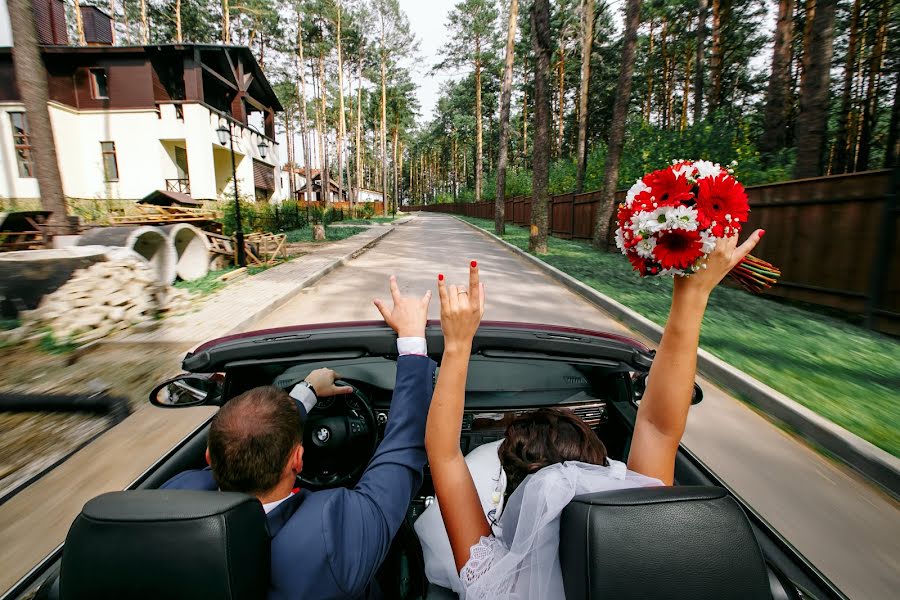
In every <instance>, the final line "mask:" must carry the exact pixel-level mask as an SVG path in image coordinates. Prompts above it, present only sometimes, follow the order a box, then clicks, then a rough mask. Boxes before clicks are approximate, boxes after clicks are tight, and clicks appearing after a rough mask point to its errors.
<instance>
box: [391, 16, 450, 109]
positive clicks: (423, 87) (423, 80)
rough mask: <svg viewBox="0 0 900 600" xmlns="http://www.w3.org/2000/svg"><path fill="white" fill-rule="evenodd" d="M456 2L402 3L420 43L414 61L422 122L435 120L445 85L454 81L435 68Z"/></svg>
mask: <svg viewBox="0 0 900 600" xmlns="http://www.w3.org/2000/svg"><path fill="white" fill-rule="evenodd" d="M454 4H456V0H400V8H402V9H403V12H405V13H406V16H408V17H409V22H410V25H411V26H412V30H413V32H415V34H416V39H417V40H418V41H419V53H418V56H417V57H416V60H415V61H413V64H414V68H415V71H416V72H415V73H414V74H413V75H414V77H413V79H414V80H415V81H416V82H417V83H418V87H417V90H416V95H417V96H418V98H419V105H420V109H419V122H420V123H424V122H425V121H428V120H429V119H431V117H432V112H433V110H434V107H435V105H436V104H437V101H438V97H439V96H440V90H441V84H442V83H444V82H445V81H447V80H448V79H452V78H453V74H452V73H438V74H432V73H431V68H432V67H433V66H434V65H435V64H437V63H438V62H439V61H440V60H441V49H442V48H443V46H444V44H445V42H446V40H447V35H448V33H447V15H448V14H449V13H450V10H451V9H452V8H453V5H454Z"/></svg>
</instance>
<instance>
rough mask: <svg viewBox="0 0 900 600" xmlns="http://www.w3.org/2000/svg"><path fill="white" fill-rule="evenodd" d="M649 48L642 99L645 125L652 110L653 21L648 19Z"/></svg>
mask: <svg viewBox="0 0 900 600" xmlns="http://www.w3.org/2000/svg"><path fill="white" fill-rule="evenodd" d="M648 38H649V46H648V48H647V72H646V74H645V77H646V78H647V97H646V98H644V112H643V119H644V122H645V123H649V122H650V110H651V109H652V108H653V64H652V61H653V41H654V40H653V19H650V34H649V36H648Z"/></svg>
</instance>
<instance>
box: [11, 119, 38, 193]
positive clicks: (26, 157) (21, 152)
mask: <svg viewBox="0 0 900 600" xmlns="http://www.w3.org/2000/svg"><path fill="white" fill-rule="evenodd" d="M9 120H10V124H11V125H12V136H13V149H14V153H15V155H16V162H17V163H18V166H19V177H34V160H33V159H32V158H31V137H30V136H29V135H28V119H27V118H26V117H25V113H23V112H11V113H9Z"/></svg>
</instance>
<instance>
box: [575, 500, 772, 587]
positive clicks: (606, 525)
mask: <svg viewBox="0 0 900 600" xmlns="http://www.w3.org/2000/svg"><path fill="white" fill-rule="evenodd" d="M559 537H560V543H559V553H560V563H561V566H562V574H563V584H564V587H565V591H566V598H567V600H594V599H597V598H617V599H619V600H626V599H632V598H633V599H638V598H639V599H641V600H648V599H653V598H666V599H667V600H678V599H684V600H688V599H690V600H703V599H705V598H709V599H715V600H726V599H730V598H743V599H757V598H766V599H770V598H771V597H772V595H771V591H770V587H769V581H768V575H767V571H766V566H765V562H764V560H763V556H762V552H761V551H760V549H759V545H758V544H757V542H756V538H755V537H754V536H753V532H752V530H751V529H750V522H749V521H748V520H747V517H746V515H745V514H744V512H743V511H742V510H741V507H740V506H739V505H738V503H737V502H736V501H735V500H734V499H733V498H731V497H730V496H729V495H728V493H727V492H726V491H725V490H723V489H721V488H716V487H699V486H698V487H688V486H685V487H656V488H636V489H629V490H618V491H615V492H601V493H597V494H586V495H584V496H577V497H576V498H574V499H573V500H572V502H570V503H569V505H568V506H567V507H566V508H565V510H563V514H562V521H561V523H560V536H559Z"/></svg>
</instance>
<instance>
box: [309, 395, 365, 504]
mask: <svg viewBox="0 0 900 600" xmlns="http://www.w3.org/2000/svg"><path fill="white" fill-rule="evenodd" d="M335 385H338V386H349V387H351V388H353V391H352V392H351V393H349V394H341V395H338V396H329V397H327V398H321V399H319V401H318V402H317V403H316V406H315V407H314V408H313V409H312V410H311V411H310V413H309V415H308V416H307V418H306V423H305V424H304V426H303V471H302V472H301V473H300V475H299V479H300V482H301V483H302V484H303V485H304V486H305V487H313V488H324V487H337V486H343V485H347V484H352V483H355V482H356V480H357V478H359V476H360V475H361V474H362V472H363V469H365V467H366V465H367V464H369V460H370V459H371V458H372V454H373V453H374V452H375V446H376V444H377V442H378V425H377V421H376V420H375V413H374V412H373V411H372V405H371V404H370V403H369V400H368V398H366V396H365V395H364V394H363V393H362V392H361V391H360V390H359V388H357V387H356V386H354V385H352V384H350V383H347V382H346V381H336V382H335Z"/></svg>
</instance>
